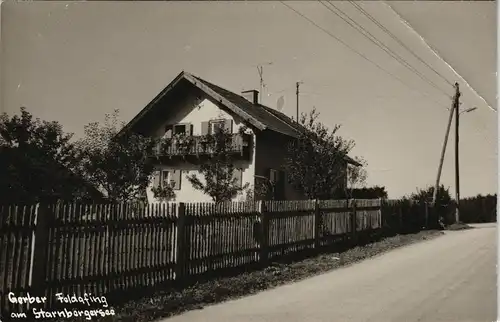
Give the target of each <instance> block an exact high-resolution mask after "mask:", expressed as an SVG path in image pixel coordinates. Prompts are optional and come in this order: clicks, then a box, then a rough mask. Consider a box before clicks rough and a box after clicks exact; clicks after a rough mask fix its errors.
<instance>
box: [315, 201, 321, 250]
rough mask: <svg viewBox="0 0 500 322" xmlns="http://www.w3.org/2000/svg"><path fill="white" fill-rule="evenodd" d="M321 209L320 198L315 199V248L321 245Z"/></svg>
mask: <svg viewBox="0 0 500 322" xmlns="http://www.w3.org/2000/svg"><path fill="white" fill-rule="evenodd" d="M320 242H321V210H320V208H319V201H318V199H315V200H314V249H319V247H320V246H321V243H320Z"/></svg>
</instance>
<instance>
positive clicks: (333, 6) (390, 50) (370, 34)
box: [318, 0, 449, 97]
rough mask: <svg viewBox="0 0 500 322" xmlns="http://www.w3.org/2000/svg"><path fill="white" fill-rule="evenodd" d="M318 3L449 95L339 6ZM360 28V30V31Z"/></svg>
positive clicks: (319, 0)
mask: <svg viewBox="0 0 500 322" xmlns="http://www.w3.org/2000/svg"><path fill="white" fill-rule="evenodd" d="M318 2H319V3H321V4H322V5H323V6H324V7H325V8H326V9H328V10H329V11H330V12H331V13H333V14H335V15H336V16H337V17H339V18H340V19H342V20H343V21H344V22H346V23H347V24H348V25H349V26H351V27H352V28H354V29H355V30H356V31H358V32H359V33H360V34H361V35H363V36H364V37H365V38H366V39H368V40H370V41H371V42H372V43H373V44H375V45H376V46H377V47H379V48H380V49H382V50H383V51H384V52H386V53H387V54H388V55H389V56H391V57H392V58H394V59H395V60H396V61H397V62H399V63H400V64H401V65H403V66H404V67H406V68H408V70H410V71H411V72H412V73H414V74H415V75H417V76H418V77H420V78H421V79H422V80H423V81H425V82H426V83H427V84H429V85H431V86H432V87H434V88H435V89H437V90H438V91H440V92H441V93H443V94H444V95H445V96H447V97H449V95H448V94H447V93H446V92H445V91H443V90H442V89H441V88H440V87H439V86H438V85H437V84H436V83H434V82H433V81H431V80H429V79H428V78H427V77H425V76H424V75H423V74H422V73H420V72H419V71H418V70H417V69H416V68H415V67H413V66H412V65H411V64H410V63H408V61H406V60H405V59H404V58H402V57H401V56H400V55H398V54H397V53H395V52H394V51H393V50H392V49H390V48H389V47H387V46H386V45H385V44H384V43H382V42H381V41H380V40H378V39H377V37H375V36H374V35H373V34H372V33H370V32H369V31H367V30H366V29H365V28H364V27H363V26H361V25H360V24H359V23H357V22H356V21H354V20H353V19H352V18H351V17H349V15H348V14H346V13H345V12H344V11H342V10H341V9H340V8H338V7H337V6H335V5H334V4H333V3H331V2H329V1H327V3H328V4H329V5H330V6H331V7H328V6H327V5H326V4H325V3H323V2H321V0H318ZM332 8H335V9H336V10H338V11H339V12H340V13H342V14H343V15H344V16H345V17H347V19H348V20H349V21H348V20H346V18H344V17H342V16H341V15H340V14H339V13H338V12H335V11H334V10H333V9H332ZM361 30H362V31H361ZM370 37H371V38H370Z"/></svg>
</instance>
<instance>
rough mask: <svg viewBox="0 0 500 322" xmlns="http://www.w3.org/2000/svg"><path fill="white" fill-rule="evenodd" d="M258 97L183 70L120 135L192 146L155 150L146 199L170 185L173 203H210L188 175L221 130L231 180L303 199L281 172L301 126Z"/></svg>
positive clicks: (285, 197) (279, 195)
mask: <svg viewBox="0 0 500 322" xmlns="http://www.w3.org/2000/svg"><path fill="white" fill-rule="evenodd" d="M258 96H259V93H258V91H255V90H250V91H245V92H242V93H241V94H236V93H233V92H230V91H228V90H225V89H223V88H221V87H219V86H217V85H214V84H212V83H209V82H207V81H205V80H203V79H201V78H199V77H196V76H193V75H191V74H189V73H187V72H181V73H180V74H179V75H178V76H177V77H176V78H175V79H174V80H173V81H172V82H171V83H170V84H169V85H168V86H167V87H166V88H165V89H163V90H162V91H161V92H160V93H159V94H158V95H157V96H156V97H155V98H154V99H153V100H152V101H151V102H150V103H149V104H148V105H147V106H146V107H145V108H144V109H143V110H142V111H140V112H139V113H138V114H137V115H136V116H135V117H134V118H133V119H132V120H131V121H130V122H129V123H128V124H127V125H126V126H125V127H124V129H123V130H122V131H133V132H135V133H139V134H142V135H146V136H150V137H155V138H168V139H171V138H172V137H174V138H175V136H176V135H179V134H184V135H187V137H189V138H191V139H192V142H191V145H190V146H189V148H188V150H185V149H184V150H183V149H182V144H183V143H182V142H181V141H175V140H174V141H172V142H174V143H173V144H172V145H170V146H168V147H167V148H161V147H159V148H158V150H157V152H156V153H155V158H156V160H157V161H156V162H157V163H158V164H157V171H156V173H155V179H154V180H153V182H152V183H151V186H150V188H148V191H147V195H148V200H151V201H156V200H155V199H154V196H153V193H152V191H151V188H152V187H153V186H159V185H160V186H161V185H162V184H165V183H167V184H168V183H171V184H172V186H173V189H174V192H175V195H176V197H175V201H184V202H188V201H210V200H211V199H210V197H209V196H207V195H205V194H203V193H202V192H201V191H198V190H196V189H194V188H193V187H192V186H191V183H190V182H189V181H188V180H187V179H186V176H188V175H191V174H192V173H197V172H198V170H197V169H198V165H199V163H200V162H201V161H202V160H203V157H204V153H203V151H204V150H203V142H202V140H201V139H202V138H203V136H204V135H206V134H210V133H213V131H214V130H215V129H216V127H219V126H222V127H225V128H226V129H227V130H228V131H229V132H230V133H233V144H232V152H234V160H235V163H234V165H235V167H236V168H237V170H235V177H236V178H237V179H238V182H239V183H240V184H242V185H244V184H246V183H249V185H250V187H255V186H256V185H258V184H262V183H263V182H264V183H266V182H272V183H274V187H275V188H274V198H275V199H276V200H297V199H299V200H300V199H305V197H304V196H303V195H302V194H301V193H300V192H298V191H297V190H295V189H294V188H293V187H292V186H291V185H290V184H288V183H287V180H286V173H284V172H283V171H282V170H280V169H281V167H282V165H283V164H284V158H285V155H286V152H287V144H288V143H289V142H290V141H291V140H293V139H294V138H297V137H298V136H299V135H300V133H301V131H303V128H302V127H301V126H299V125H298V124H297V123H295V122H294V121H292V120H291V119H290V118H289V117H287V116H286V115H284V114H283V113H280V112H278V111H276V110H273V109H271V108H269V107H266V106H263V105H261V104H259V103H258V99H259V98H258ZM175 142H176V143H175ZM347 163H353V164H357V163H356V162H355V161H354V160H352V159H350V158H348V157H347V158H346V168H347ZM357 165H359V164H357ZM250 194H252V192H251V191H250ZM252 197H255V198H259V196H252ZM237 198H238V199H242V198H244V196H243V195H242V196H238V197H237ZM260 198H263V197H262V196H260Z"/></svg>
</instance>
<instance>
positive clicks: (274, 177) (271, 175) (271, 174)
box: [269, 169, 278, 183]
mask: <svg viewBox="0 0 500 322" xmlns="http://www.w3.org/2000/svg"><path fill="white" fill-rule="evenodd" d="M269 181H271V182H272V183H276V182H278V171H276V170H274V169H270V170H269Z"/></svg>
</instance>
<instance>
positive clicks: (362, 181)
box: [346, 157, 368, 198]
mask: <svg viewBox="0 0 500 322" xmlns="http://www.w3.org/2000/svg"><path fill="white" fill-rule="evenodd" d="M354 160H355V161H356V162H358V163H359V164H360V166H358V165H353V164H349V165H348V166H347V187H346V190H347V193H348V196H349V197H350V198H354V196H353V192H354V189H359V188H363V187H364V186H365V185H366V179H367V178H368V172H367V171H366V167H367V166H368V162H367V161H366V160H365V159H364V158H362V157H355V158H354Z"/></svg>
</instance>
